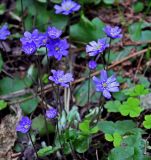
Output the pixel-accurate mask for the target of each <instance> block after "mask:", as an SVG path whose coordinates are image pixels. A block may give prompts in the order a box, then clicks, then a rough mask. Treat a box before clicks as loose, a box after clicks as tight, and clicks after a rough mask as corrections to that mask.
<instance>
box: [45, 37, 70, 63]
mask: <svg viewBox="0 0 151 160" xmlns="http://www.w3.org/2000/svg"><path fill="white" fill-rule="evenodd" d="M46 47H47V48H48V56H54V57H55V58H56V59H57V60H58V61H60V60H61V58H62V56H67V55H68V48H69V44H68V43H67V40H65V39H63V40H61V39H57V40H50V41H49V43H48V44H47V45H46Z"/></svg>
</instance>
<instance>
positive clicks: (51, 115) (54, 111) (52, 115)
mask: <svg viewBox="0 0 151 160" xmlns="http://www.w3.org/2000/svg"><path fill="white" fill-rule="evenodd" d="M57 114H58V112H57V109H55V108H50V109H48V110H47V111H46V117H47V118H49V119H53V118H55V117H56V116H57Z"/></svg>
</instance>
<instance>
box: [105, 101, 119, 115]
mask: <svg viewBox="0 0 151 160" xmlns="http://www.w3.org/2000/svg"><path fill="white" fill-rule="evenodd" d="M120 105H121V102H120V101H109V102H107V103H106V104H105V106H104V107H105V108H106V109H107V111H108V112H114V113H115V112H119V107H120Z"/></svg>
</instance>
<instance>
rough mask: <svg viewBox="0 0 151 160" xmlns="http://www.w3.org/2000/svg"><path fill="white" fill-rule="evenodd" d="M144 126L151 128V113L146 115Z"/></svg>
mask: <svg viewBox="0 0 151 160" xmlns="http://www.w3.org/2000/svg"><path fill="white" fill-rule="evenodd" d="M143 126H144V127H145V128H146V129H151V114H150V115H145V120H144V122H143Z"/></svg>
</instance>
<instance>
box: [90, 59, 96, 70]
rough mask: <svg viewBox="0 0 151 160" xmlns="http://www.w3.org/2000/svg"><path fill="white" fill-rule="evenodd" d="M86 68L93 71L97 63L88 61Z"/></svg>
mask: <svg viewBox="0 0 151 160" xmlns="http://www.w3.org/2000/svg"><path fill="white" fill-rule="evenodd" d="M88 66H89V68H90V69H95V68H96V66H97V63H96V62H95V61H93V60H91V61H89V64H88Z"/></svg>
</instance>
